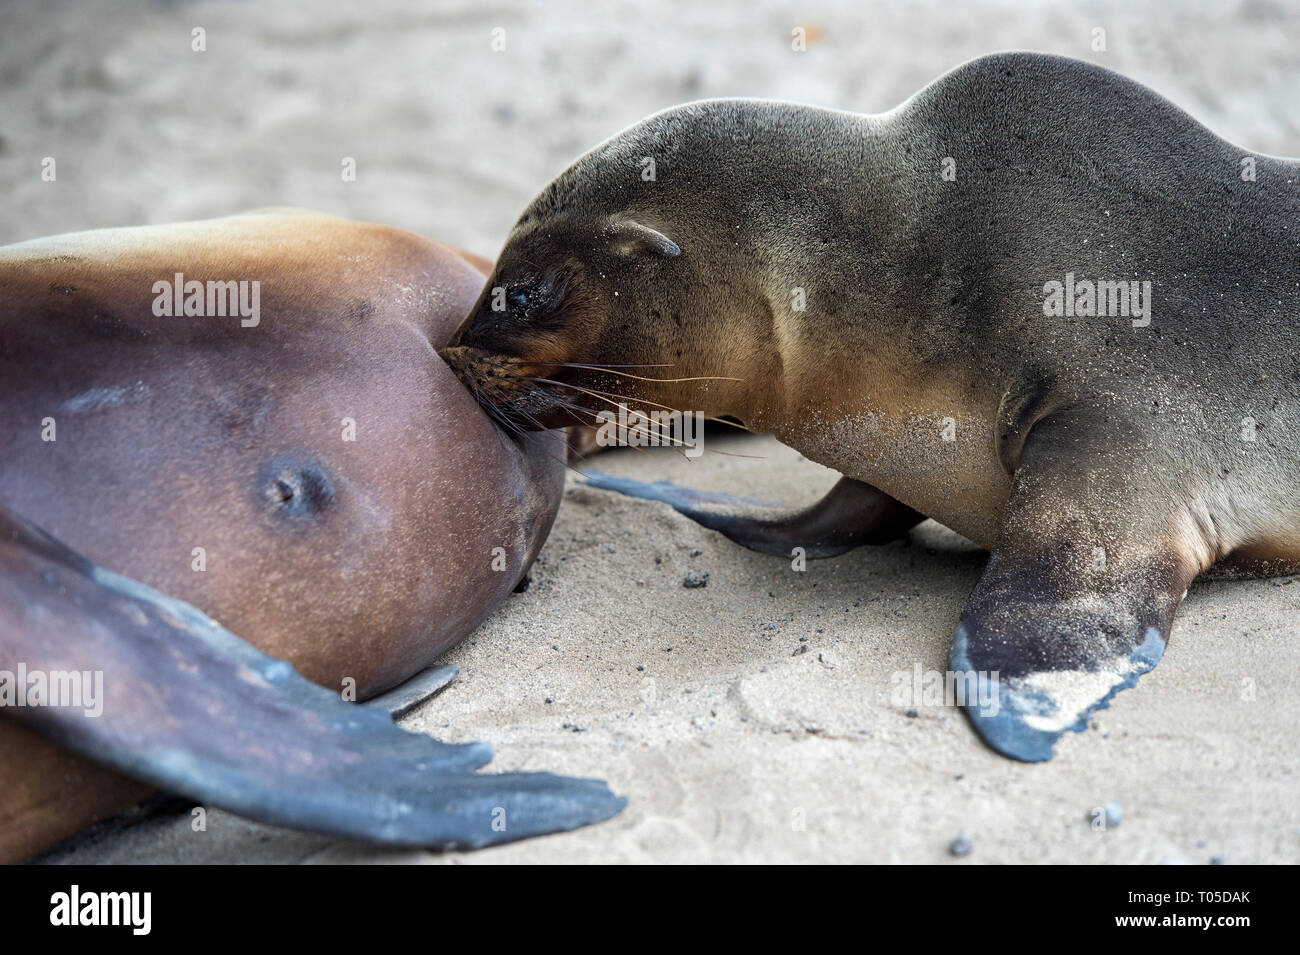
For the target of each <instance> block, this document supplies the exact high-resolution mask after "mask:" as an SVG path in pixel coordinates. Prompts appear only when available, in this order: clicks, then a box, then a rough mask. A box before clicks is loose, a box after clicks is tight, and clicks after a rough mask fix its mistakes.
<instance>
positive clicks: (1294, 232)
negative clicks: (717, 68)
mask: <svg viewBox="0 0 1300 955" xmlns="http://www.w3.org/2000/svg"><path fill="white" fill-rule="evenodd" d="M1297 223H1300V162H1297V161H1296V160H1293V159H1283V158H1277V157H1271V156H1265V155H1261V154H1258V153H1254V152H1251V151H1249V150H1245V149H1241V148H1238V147H1236V146H1234V145H1232V144H1230V143H1227V142H1225V141H1224V140H1222V139H1219V138H1218V137H1216V136H1215V135H1214V134H1213V133H1211V132H1209V131H1208V130H1207V129H1205V128H1204V127H1203V126H1201V125H1200V124H1198V123H1197V122H1196V121H1195V120H1193V119H1192V118H1191V117H1190V116H1188V115H1187V114H1185V113H1184V112H1182V111H1181V110H1179V109H1178V108H1177V107H1175V106H1173V105H1172V104H1171V103H1169V102H1168V101H1167V100H1165V99H1163V98H1162V97H1160V96H1159V95H1157V94H1156V93H1154V92H1152V91H1151V90H1149V89H1147V88H1146V87H1144V86H1141V85H1139V84H1138V83H1134V82H1132V81H1130V80H1128V79H1125V78H1124V77H1122V76H1119V75H1117V74H1115V73H1112V72H1109V71H1107V70H1104V69H1101V68H1099V67H1096V66H1092V65H1090V64H1087V63H1082V62H1076V61H1072V60H1069V59H1063V58H1059V57H1054V56H1045V55H1038V54H1027V53H1013V54H999V55H994V56H988V57H984V58H981V59H978V60H975V61H973V62H971V63H968V64H966V65H964V66H961V67H959V68H958V69H956V70H954V71H953V72H951V73H949V74H947V75H945V76H943V77H941V78H940V79H939V80H937V81H936V82H934V83H933V84H931V85H930V86H928V87H927V88H925V89H924V90H922V91H921V92H920V93H918V94H917V95H915V96H914V97H913V98H911V99H910V100H908V101H907V102H906V103H904V104H902V105H901V106H899V107H898V108H896V109H894V110H891V111H890V112H888V113H885V114H882V115H862V114H857V113H850V112H842V111H837V110H828V109H817V108H813V107H809V106H799V105H792V104H786V103H777V102H764V101H753V100H713V101H706V102H700V103H692V104H688V105H685V106H681V107H678V108H674V109H670V110H667V111H665V112H663V113H659V114H657V115H655V116H652V117H650V118H648V119H646V120H644V121H642V122H639V123H637V124H635V125H633V126H632V127H630V128H629V129H627V130H625V131H624V132H622V133H620V134H619V135H617V136H615V137H614V138H613V139H611V140H609V141H607V142H606V143H604V144H602V145H600V146H598V147H596V148H595V149H594V150H593V151H591V152H590V153H588V154H586V155H585V156H583V157H582V158H580V159H579V160H578V161H577V162H576V163H574V165H573V166H571V167H570V168H569V169H568V170H567V171H565V172H564V173H563V174H561V175H560V176H559V177H558V178H556V179H555V180H554V181H553V182H552V183H551V184H550V185H549V186H548V187H547V188H546V189H545V190H544V191H543V192H542V193H541V195H539V196H538V197H537V198H536V199H535V200H534V201H533V203H532V204H531V205H530V206H529V207H528V209H527V210H526V211H525V212H524V214H523V216H522V217H521V218H520V219H519V221H518V223H517V225H516V226H515V228H514V230H513V232H512V234H511V236H510V239H509V242H508V243H507V245H506V247H505V249H504V250H503V252H502V253H501V257H500V259H499V260H498V262H497V264H496V267H495V269H494V271H493V274H492V276H491V277H490V279H489V281H488V284H487V288H486V289H485V290H484V292H483V293H482V295H481V296H480V299H479V302H478V304H477V305H476V306H475V308H474V309H473V310H472V312H471V313H470V315H469V317H468V318H467V320H466V322H465V324H464V325H463V327H462V328H461V329H460V331H459V332H458V333H457V335H456V336H455V337H454V339H453V341H452V345H453V346H454V347H452V348H450V349H449V350H448V351H446V352H444V355H445V356H447V357H448V358H449V360H450V361H451V362H452V363H453V365H454V366H455V367H456V368H457V371H458V373H459V374H460V375H461V376H462V378H463V379H464V380H466V381H467V382H469V383H471V385H472V386H473V387H474V388H475V389H477V393H478V394H479V395H480V397H481V398H482V399H483V400H485V401H487V402H489V403H491V404H492V405H493V406H494V413H497V414H504V415H509V416H510V418H511V419H512V420H513V421H514V422H515V423H516V424H517V426H519V427H520V428H523V429H528V428H536V427H540V426H554V425H556V424H561V423H569V422H571V421H574V420H579V419H583V420H588V421H589V420H590V418H591V413H592V409H599V408H603V407H608V406H610V405H613V404H614V403H615V399H618V400H623V399H624V397H626V398H627V399H628V400H629V403H630V404H632V405H633V407H634V408H637V407H639V408H640V409H642V410H652V409H656V408H662V407H665V406H667V407H670V408H674V409H682V408H685V409H700V410H702V411H704V412H707V413H709V414H715V415H716V414H731V415H734V416H735V417H737V418H739V419H741V420H742V421H744V422H745V423H746V424H747V425H748V426H749V427H750V428H751V429H753V430H756V431H764V432H772V433H774V434H775V435H776V436H777V437H778V438H779V439H780V440H782V441H783V442H785V443H786V444H788V445H791V446H792V447H794V448H796V449H798V450H799V451H800V452H802V453H803V454H804V455H806V456H807V457H809V458H811V459H813V460H815V461H818V462H821V463H822V464H825V465H828V466H830V467H833V468H836V469H838V470H839V471H841V472H842V473H843V475H844V476H843V478H842V479H841V481H840V482H839V483H838V484H837V485H836V486H835V488H834V489H833V490H832V491H831V492H830V493H829V494H828V496H827V497H826V498H825V499H824V500H822V501H821V502H819V503H818V504H815V505H813V506H812V507H810V508H808V509H806V510H804V511H802V512H800V513H798V514H791V515H780V516H775V517H769V518H754V517H748V518H747V517H745V516H737V515H736V514H735V513H734V512H733V513H720V512H718V510H717V509H716V508H713V507H711V503H710V499H709V497H708V496H705V495H698V494H695V493H693V492H690V491H686V490H683V489H679V488H671V487H664V486H661V485H645V484H640V483H638V482H619V481H613V480H609V481H606V482H604V483H605V484H606V486H615V487H618V488H619V489H621V490H625V491H628V492H630V493H635V494H639V495H641V496H645V497H651V498H657V499H660V500H665V501H667V502H668V503H670V504H672V505H673V506H675V507H677V508H678V509H679V510H682V511H683V512H685V513H687V514H688V515H690V516H692V517H694V518H696V519H697V520H700V521H701V522H703V523H705V524H706V525H708V526H710V527H715V528H717V529H718V530H721V531H722V532H723V533H725V534H727V535H728V536H730V537H732V538H734V539H735V540H738V541H739V542H741V543H743V544H745V545H747V546H750V547H754V548H757V549H760V550H767V551H774V552H778V553H785V554H788V553H789V551H790V549H791V547H793V546H802V547H804V548H806V550H807V553H808V555H809V556H828V555H831V554H835V553H840V552H842V551H843V550H845V549H847V548H849V547H853V546H856V545H858V544H862V543H873V542H879V541H884V540H888V539H891V538H893V537H896V536H898V535H899V534H901V533H903V532H905V531H906V530H907V528H909V527H910V526H912V525H913V524H915V523H916V522H917V521H919V520H921V519H922V518H923V517H926V516H928V517H931V518H933V519H935V520H936V521H939V522H940V523H943V524H945V525H947V526H948V527H951V528H952V529H954V530H956V531H958V532H959V533H961V534H963V535H965V536H966V537H968V538H970V539H971V540H972V541H975V542H976V543H978V544H980V545H982V546H984V547H987V548H989V549H990V550H991V551H992V555H991V558H990V560H989V562H988V565H987V567H986V568H985V570H984V573H983V576H982V577H981V579H980V581H979V583H978V585H977V586H976V588H975V591H974V593H973V594H972V595H971V598H970V600H969V602H968V603H967V605H966V607H965V609H964V610H963V611H962V614H961V617H960V621H959V623H958V625H957V629H956V636H955V638H954V641H953V646H952V654H951V666H952V669H953V670H954V671H957V672H958V673H961V674H967V675H968V678H969V679H970V680H971V681H972V682H971V684H969V685H971V686H972V688H976V687H977V688H978V689H980V690H982V691H983V692H982V693H981V694H980V697H981V698H985V696H984V694H989V695H990V696H991V699H992V705H990V706H988V707H981V706H980V705H979V702H978V701H977V699H975V698H973V697H972V698H970V699H968V701H967V707H966V710H967V713H968V714H969V716H970V717H971V721H972V723H973V725H974V726H975V728H976V730H977V731H978V732H979V733H980V735H981V736H982V737H983V738H984V739H985V740H986V741H987V742H988V743H989V744H990V745H991V746H993V747H994V748H995V749H997V750H998V751H1000V752H1002V753H1005V754H1007V755H1009V756H1013V757H1016V758H1018V759H1022V760H1031V761H1032V760H1043V759H1048V758H1050V757H1051V755H1052V750H1053V746H1054V744H1055V741H1056V740H1057V739H1058V738H1059V736H1060V735H1061V734H1062V733H1063V732H1065V731H1067V730H1080V729H1082V728H1083V727H1084V726H1085V724H1086V720H1087V717H1088V715H1089V714H1090V713H1092V712H1093V711H1094V710H1096V709H1097V708H1098V707H1101V706H1104V705H1106V704H1107V703H1108V701H1109V700H1110V698H1111V697H1112V696H1113V695H1114V694H1115V693H1116V692H1117V691H1118V690H1119V689H1122V688H1124V687H1128V686H1132V685H1133V684H1134V683H1135V682H1136V680H1137V677H1138V676H1139V675H1140V674H1142V673H1144V672H1146V671H1147V670H1149V669H1150V668H1151V667H1153V666H1154V665H1155V663H1156V662H1157V661H1158V660H1159V659H1160V657H1161V654H1162V653H1163V650H1164V647H1165V644H1166V641H1167V640H1168V637H1169V631H1170V626H1171V623H1172V620H1173V617H1174V613H1175V610H1176V609H1177V607H1178V605H1179V603H1180V601H1181V600H1182V598H1183V596H1184V594H1185V592H1186V590H1187V587H1188V585H1189V584H1190V583H1191V581H1192V580H1193V579H1194V578H1195V577H1196V576H1197V575H1198V574H1200V573H1202V572H1204V571H1207V570H1208V569H1209V568H1211V567H1212V566H1214V565H1216V564H1217V565H1218V566H1219V567H1221V568H1226V569H1229V570H1231V571H1233V572H1237V573H1252V574H1268V573H1284V572H1285V573H1290V572H1294V571H1296V570H1297V569H1300V505H1298V504H1297V503H1296V492H1297V489H1298V488H1300V453H1298V452H1300V438H1298V437H1297V435H1300V225H1297ZM629 366H647V368H645V369H638V368H635V367H629ZM664 366H670V367H667V368H664ZM655 368H658V369H661V370H653V369H655ZM654 378H659V379H670V380H658V381H656V380H650V379H654ZM700 379H708V380H700Z"/></svg>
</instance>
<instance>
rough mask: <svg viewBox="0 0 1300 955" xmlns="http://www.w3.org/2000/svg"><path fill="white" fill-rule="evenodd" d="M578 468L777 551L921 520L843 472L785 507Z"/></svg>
mask: <svg viewBox="0 0 1300 955" xmlns="http://www.w3.org/2000/svg"><path fill="white" fill-rule="evenodd" d="M584 473H585V477H586V479H587V483H588V484H589V485H591V486H592V487H598V488H600V489H602V490H606V491H618V492H619V493H620V494H626V495H628V496H629V497H639V498H643V499H645V500H647V501H660V502H662V503H664V504H667V505H668V506H669V507H671V508H673V509H674V510H676V511H677V512H678V513H679V514H684V515H685V516H686V517H689V518H690V519H691V520H693V521H695V522H696V523H697V524H702V525H704V526H705V527H707V528H709V529H710V530H715V531H717V532H718V533H720V534H722V535H724V536H726V537H729V538H731V539H732V540H733V541H735V542H736V543H737V544H740V545H741V546H742V547H748V548H749V549H750V550H756V551H759V552H760V553H763V554H776V555H778V556H780V557H789V556H790V553H791V551H792V550H793V549H794V548H796V547H802V548H803V549H804V555H805V556H806V557H810V558H815V557H834V556H835V555H837V554H842V553H844V552H845V551H847V550H852V549H853V548H854V547H860V546H862V545H863V544H885V543H888V542H889V541H891V540H894V539H895V538H898V537H901V536H902V535H903V534H905V533H907V531H908V529H909V528H911V527H913V526H915V525H916V524H917V523H919V522H920V521H923V520H925V516H924V515H923V514H919V513H917V512H916V511H914V510H912V509H911V508H910V507H908V506H907V505H905V504H900V503H899V502H898V501H896V500H894V499H893V498H892V497H890V496H889V495H887V494H885V493H884V492H882V491H878V490H876V489H875V488H874V487H872V486H871V485H869V484H864V483H862V482H861V481H855V480H853V479H852V478H846V477H842V478H840V479H839V481H838V482H837V483H836V484H835V486H834V487H833V488H831V489H830V490H829V491H828V492H827V493H826V496H825V497H823V498H822V499H821V500H820V501H817V502H816V503H815V504H813V505H811V506H810V507H806V508H802V509H799V510H790V511H786V510H783V509H782V508H780V507H779V506H778V505H775V504H769V503H767V502H765V501H754V500H750V499H748V498H743V497H732V496H731V495H729V494H710V493H707V492H704V491H694V490H691V489H690V488H687V487H680V486H678V485H676V484H670V483H669V482H667V481H637V480H634V479H632V478H621V477H615V476H614V475H612V474H605V473H603V472H601V471H586V472H584Z"/></svg>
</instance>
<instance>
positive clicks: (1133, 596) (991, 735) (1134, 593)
mask: <svg viewBox="0 0 1300 955" xmlns="http://www.w3.org/2000/svg"><path fill="white" fill-rule="evenodd" d="M1102 432H1105V433H1102ZM1151 447H1152V444H1151V442H1149V441H1147V440H1145V439H1144V436H1143V435H1142V434H1141V433H1138V432H1137V431H1136V430H1135V429H1129V430H1128V431H1127V432H1125V428H1124V427H1123V426H1122V425H1120V424H1117V423H1116V421H1115V420H1114V418H1111V419H1110V420H1107V419H1106V418H1105V416H1104V414H1103V413H1102V412H1101V411H1100V410H1092V409H1082V410H1076V411H1067V412H1061V413H1058V414H1056V415H1053V416H1051V417H1049V418H1046V419H1044V420H1043V421H1041V422H1039V423H1038V424H1036V425H1035V426H1034V428H1033V430H1032V431H1031V433H1030V434H1029V437H1028V439H1027V441H1026V443H1025V446H1024V451H1023V455H1022V457H1021V460H1020V463H1019V467H1018V468H1017V469H1016V471H1015V480H1014V483H1013V486H1012V492H1011V499H1010V501H1009V502H1008V504H1007V508H1006V511H1005V513H1004V515H1003V525H1002V530H1001V533H1000V535H999V538H998V542H997V545H996V547H995V548H994V550H993V553H992V555H991V557H990V559H989V562H988V566H987V567H986V568H985V570H984V575H983V576H982V577H981V578H980V581H979V583H978V584H977V585H976V587H975V590H974V592H973V593H972V594H971V597H970V600H969V601H968V602H967V604H966V606H965V608H964V609H963V610H962V614H961V620H960V623H959V624H958V626H957V632H956V636H955V637H954V639H953V645H952V654H951V668H952V670H953V672H954V676H955V677H956V678H957V679H956V681H955V687H960V688H962V690H963V692H964V694H965V698H964V700H963V699H962V698H961V697H959V700H958V701H959V702H962V703H963V705H964V706H965V708H966V713H967V715H968V716H969V717H970V720H971V723H972V725H973V726H974V727H975V730H976V731H977V732H978V733H979V734H980V736H982V737H983V738H984V740H985V741H986V742H987V743H988V744H989V745H990V746H991V747H993V748H994V749H995V750H997V751H998V752H1000V753H1003V754H1004V755H1007V756H1011V757H1013V758H1015V759H1020V760H1025V761H1028V762H1037V761H1040V760H1046V759H1051V757H1052V748H1053V746H1054V744H1055V743H1056V740H1057V739H1058V738H1059V737H1060V736H1061V734H1063V733H1065V732H1067V731H1074V732H1078V731H1080V730H1083V729H1084V728H1085V727H1086V725H1087V719H1088V716H1089V714H1091V713H1093V712H1094V711H1095V710H1097V709H1100V708H1101V707H1104V706H1107V705H1108V704H1109V702H1110V699H1111V697H1112V696H1114V695H1115V694H1116V693H1117V692H1119V691H1120V690H1122V689H1125V688H1128V687H1131V686H1133V685H1134V684H1135V683H1136V682H1137V678H1138V677H1139V676H1141V675H1142V674H1143V673H1146V672H1147V671H1148V670H1150V669H1151V668H1152V667H1154V666H1155V665H1156V663H1157V662H1158V661H1159V660H1160V657H1161V655H1162V654H1163V653H1164V648H1165V642H1166V640H1167V639H1168V636H1169V628H1170V625H1171V623H1172V621H1173V617H1174V612H1175V611H1176V610H1177V608H1178V605H1179V603H1180V602H1181V600H1182V598H1183V595H1184V594H1185V593H1186V590H1187V587H1188V585H1189V584H1190V583H1191V581H1192V579H1193V577H1195V576H1196V574H1197V573H1198V572H1199V571H1200V570H1201V569H1202V568H1203V567H1204V566H1205V565H1206V564H1208V562H1209V559H1210V558H1209V554H1210V552H1211V550H1212V548H1211V547H1210V545H1209V544H1208V543H1207V542H1206V540H1205V537H1204V535H1203V534H1201V533H1200V531H1199V526H1200V525H1198V523H1197V522H1196V521H1194V520H1193V519H1192V517H1191V513H1192V509H1191V508H1189V507H1188V506H1187V505H1186V504H1185V502H1184V501H1180V495H1185V494H1186V493H1187V492H1186V490H1185V488H1186V487H1187V485H1188V482H1187V481H1186V479H1185V478H1184V477H1183V476H1182V473H1181V470H1182V468H1183V466H1184V464H1183V462H1179V460H1178V458H1179V456H1178V455H1168V456H1157V455H1153V454H1152V453H1151V451H1150V448H1151Z"/></svg>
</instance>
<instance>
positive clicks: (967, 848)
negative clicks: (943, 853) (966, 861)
mask: <svg viewBox="0 0 1300 955" xmlns="http://www.w3.org/2000/svg"><path fill="white" fill-rule="evenodd" d="M974 849H975V843H973V842H971V839H970V836H968V835H967V834H966V833H965V832H964V831H963V832H959V833H957V838H956V839H954V840H952V842H950V843H948V854H949V855H953V856H957V857H958V858H960V857H961V856H968V855H970V854H971V852H972V851H974Z"/></svg>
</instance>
